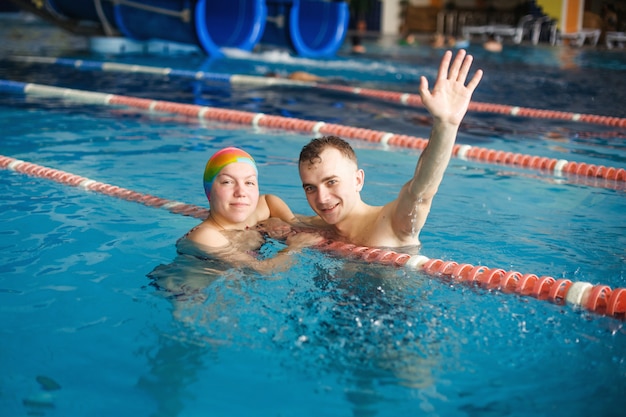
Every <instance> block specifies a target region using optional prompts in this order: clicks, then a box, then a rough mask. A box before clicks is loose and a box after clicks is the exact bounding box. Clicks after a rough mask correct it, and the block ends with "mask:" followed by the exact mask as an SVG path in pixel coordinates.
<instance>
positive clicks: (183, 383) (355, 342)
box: [140, 248, 442, 415]
mask: <svg viewBox="0 0 626 417" xmlns="http://www.w3.org/2000/svg"><path fill="white" fill-rule="evenodd" d="M274 250H275V249H273V248H270V249H269V251H270V252H272V251H274ZM270 256H271V253H270ZM297 256H298V260H297V263H296V265H295V266H294V267H293V268H290V269H289V270H288V271H286V272H283V273H279V274H274V275H272V276H270V277H267V276H263V275H260V274H255V273H254V272H252V271H245V270H241V269H237V268H232V267H231V268H228V267H225V265H224V264H220V263H219V262H215V261H213V260H207V259H199V258H197V257H193V256H188V255H183V254H179V256H177V257H176V259H175V260H174V261H173V262H172V263H171V264H169V265H166V266H163V265H161V266H159V267H157V268H155V270H154V271H152V272H151V273H150V274H149V277H150V278H151V279H152V280H153V282H154V283H155V284H156V285H158V287H160V288H162V289H165V290H166V291H162V292H159V293H157V294H161V295H166V296H167V297H168V298H169V299H170V300H171V302H172V303H173V312H174V318H175V320H176V322H178V323H179V326H178V327H177V328H178V333H177V334H168V335H161V336H160V342H159V348H158V351H157V352H156V353H152V355H154V356H153V357H152V356H151V358H150V361H151V362H153V369H152V371H151V374H150V375H148V376H144V377H142V379H141V382H140V386H142V387H143V388H145V389H147V390H148V391H151V392H152V393H153V394H154V395H155V397H156V398H158V399H159V401H165V400H164V399H163V395H161V394H162V393H163V390H165V388H164V387H165V386H168V385H172V384H174V385H177V386H176V387H171V388H169V389H167V392H168V397H172V396H174V397H175V396H176V394H174V393H180V395H183V396H184V392H185V391H186V387H187V386H188V385H189V384H191V383H192V382H193V381H196V380H197V379H198V378H199V377H198V376H195V375H196V374H197V373H202V374H204V373H209V374H210V373H211V372H212V371H211V368H212V367H214V366H225V364H224V363H223V361H228V360H229V359H228V358H229V357H230V356H231V354H232V353H233V352H237V354H238V355H242V356H243V357H248V358H250V359H249V360H253V359H254V362H255V363H257V362H258V361H259V360H261V363H263V359H262V358H263V357H264V356H266V355H268V354H269V355H271V356H274V357H276V358H277V359H278V360H279V363H280V365H279V367H278V368H274V369H272V370H271V371H269V370H268V371H267V372H271V373H284V372H289V373H293V372H295V373H300V374H302V375H307V376H308V378H309V379H311V380H312V381H323V384H327V385H328V388H327V389H330V390H336V389H338V387H337V386H336V384H340V385H342V386H343V387H342V388H341V389H342V390H343V391H345V400H346V401H348V402H349V403H352V404H353V407H354V410H355V413H356V414H358V415H361V414H362V413H363V412H365V414H363V415H367V414H368V413H367V412H366V411H367V410H368V409H370V408H371V407H374V408H376V407H375V406H374V405H373V404H376V403H378V402H380V401H383V402H384V401H386V400H385V398H384V396H382V397H381V393H380V392H379V391H380V386H381V385H383V386H386V385H389V386H390V387H394V386H397V385H399V386H403V387H406V388H408V389H424V388H427V387H432V385H433V384H434V380H433V375H432V369H433V368H434V367H437V366H438V362H439V361H440V355H439V354H438V352H439V351H440V350H441V348H440V344H441V343H442V340H441V337H440V335H439V334H438V329H437V326H436V321H433V320H432V317H430V313H431V312H430V311H429V309H424V308H423V306H424V302H425V301H426V300H427V298H428V295H429V293H430V292H431V291H432V288H429V285H427V282H426V281H424V280H423V277H421V276H413V277H411V276H409V275H408V274H407V272H406V271H404V270H402V269H394V268H389V267H382V266H381V267H379V266H372V265H365V264H362V263H359V262H350V261H346V260H342V259H336V258H332V257H329V256H325V255H323V254H320V253H317V252H314V251H304V252H303V253H302V254H300V255H297ZM259 357H260V358H259ZM252 358H253V359H252ZM180 361H182V362H183V363H182V364H181V365H180V366H177V365H176V363H178V362H180ZM192 365H193V366H192ZM226 366H232V364H227V365H226ZM294 368H295V369H294ZM320 383H322V382H320ZM391 391H392V392H391V393H390V394H391V395H396V394H393V391H394V390H393V389H392V390H391ZM181 401H182V400H177V399H176V398H169V399H167V401H166V404H163V408H162V410H166V409H169V408H176V407H177V405H178V404H179V403H180V402H181ZM359 410H360V411H359ZM157 415H159V414H157ZM163 415H166V414H163Z"/></svg>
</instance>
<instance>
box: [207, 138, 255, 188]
mask: <svg viewBox="0 0 626 417" xmlns="http://www.w3.org/2000/svg"><path fill="white" fill-rule="evenodd" d="M233 162H244V163H246V164H250V165H252V167H253V168H254V172H255V173H256V174H257V176H258V175H259V171H258V170H257V167H256V163H255V162H254V159H253V158H252V157H251V156H250V154H249V153H248V152H246V151H244V150H243V149H239V148H235V147H232V146H231V147H228V148H224V149H221V150H219V151H217V152H215V153H214V154H213V156H212V157H211V158H210V159H209V161H208V162H207V163H206V168H205V169H204V192H205V193H206V198H208V199H210V195H211V186H212V185H213V180H214V179H215V177H217V174H219V173H220V171H221V170H222V169H223V168H224V167H225V166H226V165H228V164H232V163H233Z"/></svg>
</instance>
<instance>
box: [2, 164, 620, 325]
mask: <svg viewBox="0 0 626 417" xmlns="http://www.w3.org/2000/svg"><path fill="white" fill-rule="evenodd" d="M0 168H2V169H5V170H10V171H15V172H18V173H21V174H25V175H29V176H32V177H38V178H43V179H47V180H51V181H56V182H58V183H60V184H64V185H69V186H72V187H78V188H82V189H85V190H88V191H95V192H97V193H101V194H105V195H108V196H111V197H115V198H119V199H122V200H126V201H132V202H137V203H141V204H144V205H146V206H148V207H155V208H163V209H166V210H168V211H170V212H172V213H175V214H182V215H185V216H190V217H195V218H197V219H201V220H204V219H205V218H206V217H207V216H208V210H207V209H205V208H202V207H199V206H195V205H191V204H185V203H181V202H178V201H172V200H167V199H164V198H160V197H156V196H153V195H150V194H142V193H139V192H136V191H131V190H129V189H126V188H122V187H118V186H115V185H110V184H105V183H102V182H98V181H95V180H91V179H88V178H85V177H82V176H79V175H75V174H71V173H69V172H65V171H61V170H58V169H53V168H48V167H45V166H42V165H37V164H34V163H30V162H25V161H22V160H19V159H15V158H11V157H8V156H4V155H0ZM316 248H317V249H319V250H321V251H323V252H327V253H330V254H333V255H336V256H341V257H343V258H347V259H355V260H360V261H364V262H366V263H376V264H381V265H387V266H394V267H404V268H409V269H414V270H417V271H422V272H424V273H426V274H427V275H429V276H432V277H435V278H439V279H443V280H445V281H447V282H456V283H462V284H466V285H477V286H479V287H481V288H484V289H487V290H490V291H501V292H504V293H511V294H517V295H521V296H529V297H534V298H536V299H538V300H546V301H549V302H552V303H554V304H557V305H564V304H568V305H571V306H573V307H574V308H579V309H586V310H588V311H590V312H592V313H596V314H599V315H604V316H610V317H614V318H617V319H620V320H624V319H625V317H626V288H615V289H611V287H609V286H608V285H602V284H596V285H593V284H591V283H589V282H573V281H571V280H569V279H566V278H560V279H555V278H553V277H550V276H538V275H535V274H522V273H521V272H517V271H506V270H504V269H500V268H488V267H486V266H482V265H478V266H474V265H471V264H466V263H457V262H454V261H443V260H441V259H429V258H428V257H426V256H424V255H409V254H406V253H399V252H395V251H393V250H386V249H379V248H370V247H365V246H357V245H352V244H347V243H343V242H337V241H330V240H329V241H326V242H323V243H322V244H320V245H318V246H317V247H316Z"/></svg>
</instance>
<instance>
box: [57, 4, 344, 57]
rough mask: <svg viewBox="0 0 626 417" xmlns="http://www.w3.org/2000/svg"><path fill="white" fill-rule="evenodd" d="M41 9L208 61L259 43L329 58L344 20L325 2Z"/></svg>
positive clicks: (340, 12)
mask: <svg viewBox="0 0 626 417" xmlns="http://www.w3.org/2000/svg"><path fill="white" fill-rule="evenodd" d="M46 6H47V7H48V8H49V9H50V10H52V11H54V13H56V14H58V15H60V16H65V17H69V18H72V19H76V20H89V21H94V22H99V23H100V24H102V25H103V26H104V27H105V28H108V29H114V30H117V31H119V32H120V33H121V34H122V35H123V36H125V37H126V38H130V39H132V40H135V41H147V40H164V41H171V42H179V43H183V44H193V45H198V46H200V47H202V49H204V51H205V52H207V53H208V54H209V55H211V56H213V57H218V56H221V55H222V52H221V50H220V49H221V48H224V47H229V48H237V49H243V50H247V51H251V50H252V49H253V48H254V47H255V46H256V45H257V43H259V42H261V43H264V44H269V45H276V46H280V47H286V48H290V49H292V50H293V51H295V52H296V53H297V54H298V55H301V56H304V57H312V58H318V57H330V56H332V55H334V54H335V53H336V52H337V50H338V49H339V47H340V46H341V45H342V43H343V40H344V38H345V35H346V32H347V28H348V19H349V11H348V5H347V2H346V1H326V0H82V1H76V0H46ZM266 19H267V20H266Z"/></svg>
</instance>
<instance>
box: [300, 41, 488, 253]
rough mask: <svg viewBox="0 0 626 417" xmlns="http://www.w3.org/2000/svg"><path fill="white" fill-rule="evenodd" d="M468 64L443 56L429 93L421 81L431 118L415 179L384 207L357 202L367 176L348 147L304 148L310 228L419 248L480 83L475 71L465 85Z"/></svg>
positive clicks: (319, 144) (329, 141)
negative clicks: (434, 198) (421, 236)
mask: <svg viewBox="0 0 626 417" xmlns="http://www.w3.org/2000/svg"><path fill="white" fill-rule="evenodd" d="M472 60H473V58H472V56H471V55H466V52H465V51H464V50H460V51H459V52H458V53H457V56H456V58H455V59H454V61H453V62H452V53H451V52H450V51H447V52H446V53H445V54H444V56H443V58H442V60H441V64H440V66H439V72H438V74H437V80H436V82H435V85H434V87H433V90H432V92H431V91H430V90H429V89H428V80H427V79H426V77H424V76H422V77H421V79H420V87H419V92H420V96H421V98H422V102H423V104H424V106H425V107H426V109H427V110H428V111H429V112H430V114H431V115H432V117H433V119H434V122H433V129H432V131H431V135H430V140H429V143H428V146H427V147H426V149H424V152H423V153H422V155H421V156H420V158H419V160H418V162H417V167H416V168H415V173H414V174H413V178H411V180H410V181H409V182H407V183H406V184H405V185H404V186H403V187H402V188H401V190H400V193H399V195H398V198H396V199H395V200H393V201H391V202H389V203H387V204H386V205H384V206H370V205H368V204H366V203H365V202H363V201H362V200H361V195H360V191H361V189H362V188H363V183H364V178H365V173H364V172H363V170H362V169H359V168H358V165H357V159H356V155H355V154H354V151H353V150H352V148H351V147H350V145H349V144H348V143H347V142H345V141H343V140H342V139H340V138H337V137H334V136H329V137H324V138H319V139H313V140H312V141H311V142H310V143H309V144H307V145H306V146H304V148H303V149H302V152H301V153H300V161H299V170H300V178H301V180H302V187H303V188H304V191H305V194H306V197H307V200H308V202H309V205H310V206H311V208H312V209H313V211H315V213H317V216H316V217H315V218H313V219H311V222H312V223H313V224H315V225H319V226H327V227H328V228H330V229H331V231H332V232H334V234H335V235H336V236H337V238H338V239H340V240H343V241H347V242H350V243H353V244H356V245H362V246H385V247H402V246H413V245H419V243H420V242H419V232H420V230H421V229H422V227H423V226H424V223H425V222H426V218H427V217H428V213H429V211H430V207H431V204H432V200H433V197H434V196H435V194H436V193H437V189H438V188H439V184H441V181H442V179H443V175H444V172H445V170H446V168H447V166H448V163H449V161H450V157H451V155H452V148H453V146H454V142H455V140H456V135H457V132H458V129H459V125H460V124H461V121H462V120H463V117H464V116H465V113H466V112H467V107H468V105H469V102H470V99H471V97H472V94H473V92H474V90H475V89H476V87H477V86H478V84H479V82H480V80H481V78H482V71H481V70H478V71H477V72H476V74H475V75H474V77H472V78H471V80H470V81H469V82H468V84H467V86H466V85H465V82H466V80H467V77H468V73H469V71H470V67H471V65H472ZM451 62H452V64H451V65H450V63H451Z"/></svg>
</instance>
